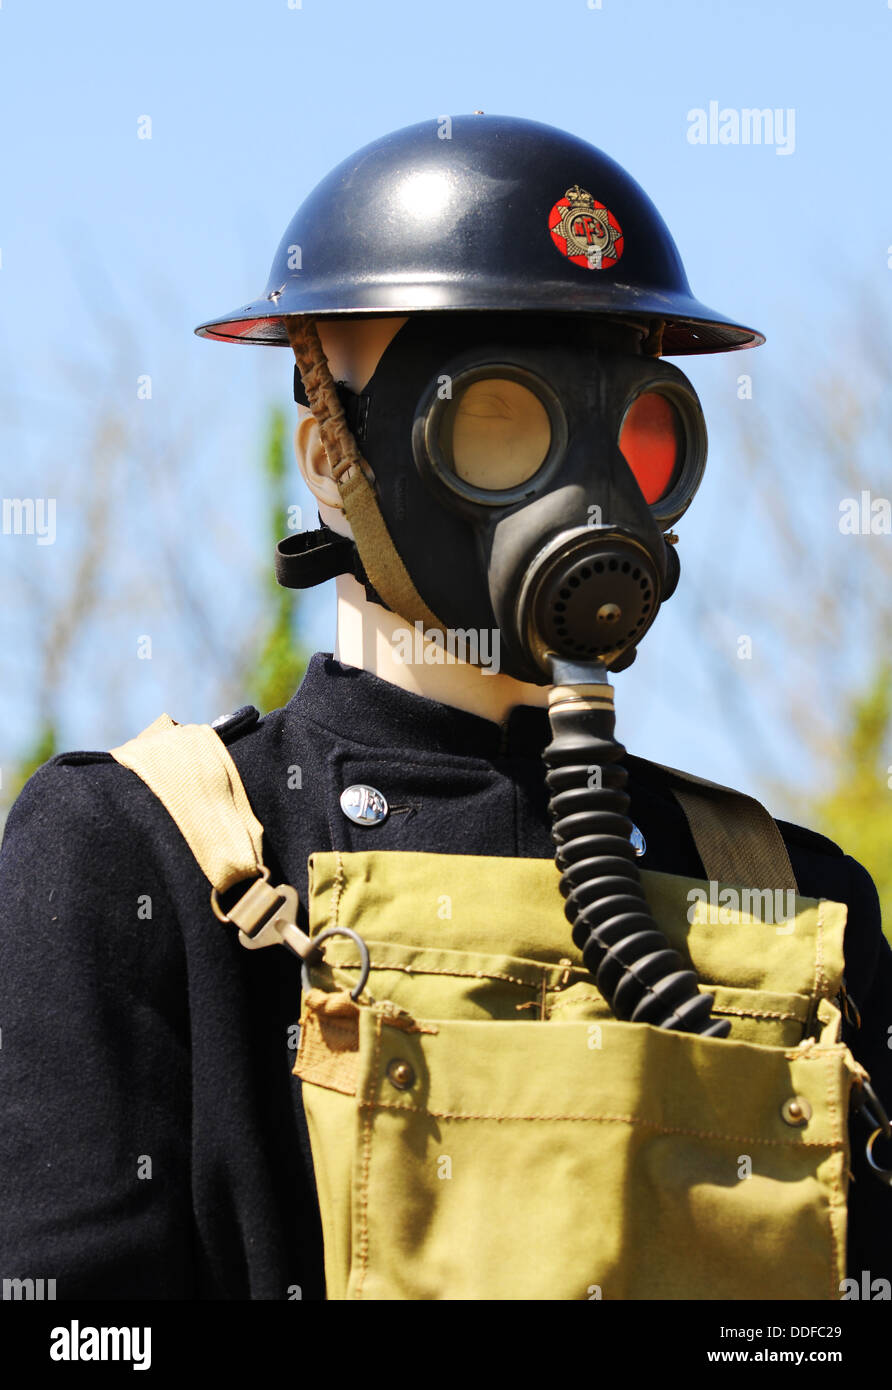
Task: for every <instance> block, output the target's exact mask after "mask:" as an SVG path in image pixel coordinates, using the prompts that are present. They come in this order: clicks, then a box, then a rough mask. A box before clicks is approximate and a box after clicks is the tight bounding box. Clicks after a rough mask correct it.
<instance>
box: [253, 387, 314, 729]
mask: <svg viewBox="0 0 892 1390" xmlns="http://www.w3.org/2000/svg"><path fill="white" fill-rule="evenodd" d="M289 461H290V450H289V448H288V427H287V421H286V418H285V414H284V411H282V410H280V409H279V408H278V407H274V408H273V409H272V410H271V411H270V414H269V422H268V426H267V432H266V447H265V449H264V454H263V482H264V491H265V502H266V511H267V517H268V534H269V537H270V541H271V543H272V547H273V548H274V547H275V545H276V544H277V542H278V541H280V540H281V539H282V537H283V536H284V535H286V534H287V532H288V529H289V527H288V522H289V515H288V495H287V486H288V473H289ZM264 599H265V606H266V611H267V612H268V613H269V619H268V622H267V625H266V627H265V629H263V630H262V632H261V635H260V638H259V642H258V647H259V650H258V653H257V656H256V658H255V661H254V663H253V664H252V667H251V669H250V670H249V671H248V673H247V678H248V685H249V687H250V688H251V692H252V693H251V699H252V700H253V702H254V703H255V704H256V705H257V706H258V708H259V709H260V710H262V711H264V712H265V711H267V710H271V709H279V708H280V707H281V706H282V705H284V704H287V702H288V701H289V700H290V699H291V696H292V695H293V694H294V692H295V690H296V689H297V687H298V685H299V684H300V681H301V679H302V677H303V673H304V671H305V670H306V665H307V661H308V659H309V652H308V651H307V650H306V648H305V647H304V645H303V643H302V642H301V639H300V636H299V634H298V625H297V617H298V613H299V608H300V605H299V602H298V600H297V597H296V595H295V593H294V591H293V590H292V589H283V588H282V587H281V586H280V585H279V584H278V583H277V582H276V577H275V574H274V572H273V568H272V564H271V563H270V566H269V571H268V577H267V578H266V580H265V583H264Z"/></svg>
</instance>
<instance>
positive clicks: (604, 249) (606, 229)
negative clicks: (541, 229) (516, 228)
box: [548, 183, 624, 270]
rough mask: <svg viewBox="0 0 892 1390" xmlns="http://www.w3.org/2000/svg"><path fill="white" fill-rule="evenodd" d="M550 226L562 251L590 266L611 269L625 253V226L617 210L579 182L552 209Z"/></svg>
mask: <svg viewBox="0 0 892 1390" xmlns="http://www.w3.org/2000/svg"><path fill="white" fill-rule="evenodd" d="M548 230H549V231H550V232H551V239H552V241H553V242H554V244H555V246H556V247H557V249H558V250H559V251H560V253H561V255H562V256H566V257H567V259H568V260H569V261H572V262H573V264H574V265H579V266H583V267H585V269H586V270H607V269H609V267H610V266H612V265H616V263H617V261H618V260H619V258H620V256H621V255H622V254H623V246H624V238H623V233H622V228H621V227H620V225H619V223H618V222H617V220H616V218H615V217H614V215H613V213H612V212H610V211H609V209H608V208H606V207H605V206H604V204H603V203H599V202H598V200H597V199H596V198H595V197H594V196H593V194H591V193H589V191H588V189H587V188H581V187H580V185H579V184H578V183H574V184H573V186H572V188H568V189H567V191H566V193H565V194H564V196H563V198H559V199H558V201H557V202H556V203H555V205H554V207H553V208H552V209H551V212H550V213H549V216H548Z"/></svg>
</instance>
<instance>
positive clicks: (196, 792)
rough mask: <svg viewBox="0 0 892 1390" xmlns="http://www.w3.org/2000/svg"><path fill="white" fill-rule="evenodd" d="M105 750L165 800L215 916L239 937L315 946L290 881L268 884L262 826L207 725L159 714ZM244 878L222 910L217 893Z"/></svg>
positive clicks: (304, 950)
mask: <svg viewBox="0 0 892 1390" xmlns="http://www.w3.org/2000/svg"><path fill="white" fill-rule="evenodd" d="M110 752H111V755H112V757H113V758H114V759H115V761H116V762H119V763H120V764H121V765H122V766H123V767H126V768H129V769H130V771H131V772H135V773H136V775H137V777H140V778H142V780H143V782H145V784H146V786H147V787H148V788H149V790H150V791H152V792H154V794H155V796H157V797H158V800H159V801H160V802H161V803H162V805H163V806H164V807H165V808H166V810H167V811H168V813H169V814H170V816H171V817H172V819H173V820H174V822H175V823H176V825H177V827H178V829H179V831H180V833H181V834H182V836H183V839H184V840H185V841H186V844H187V845H188V846H189V849H190V850H191V851H192V853H193V855H194V856H195V859H196V860H197V862H198V865H199V867H200V868H201V870H202V872H203V874H204V875H205V877H206V878H207V880H208V882H209V883H210V885H211V906H212V908H213V910H214V912H215V914H216V916H217V917H218V918H219V919H220V921H221V922H231V923H232V924H233V925H234V926H236V927H238V929H239V940H240V941H241V943H242V945H243V946H248V947H249V948H251V949H254V948H256V947H261V946H272V945H277V944H279V943H283V944H285V945H287V946H290V947H291V949H292V950H293V951H295V952H296V953H297V954H298V955H299V956H300V957H301V958H302V959H304V958H306V956H307V955H309V953H310V952H311V951H312V950H314V949H315V948H314V946H313V943H312V942H311V941H310V938H309V937H308V936H307V935H306V934H305V933H304V932H302V931H301V930H300V928H299V927H298V926H297V925H296V917H297V893H296V891H295V889H293V888H292V887H290V885H288V884H285V883H283V884H280V885H279V886H278V887H273V886H272V885H271V884H270V882H269V876H270V874H269V869H268V868H267V867H266V865H265V864H264V862H263V826H262V825H261V824H260V822H259V820H258V819H257V817H256V816H255V815H254V812H253V811H252V809H251V803H250V802H249V800H248V794H247V792H246V791H245V788H244V785H243V784H242V779H241V778H240V777H239V774H238V769H237V768H236V765H235V763H234V762H233V761H232V758H231V756H230V754H229V750H228V748H227V747H226V745H225V744H224V743H223V741H222V739H221V738H220V737H219V736H218V735H217V734H216V733H215V732H214V730H213V729H212V728H211V726H210V725H209V724H177V723H175V722H174V720H173V719H171V717H170V715H169V714H162V715H160V716H159V718H158V719H156V720H155V721H154V723H152V724H150V725H149V726H148V728H146V729H143V731H142V733H141V734H138V735H137V737H136V738H132V739H130V741H129V742H128V743H122V744H121V745H120V747H118V748H112V749H111V750H110ZM245 879H251V880H253V882H251V883H250V884H249V886H248V888H247V890H246V891H245V892H244V893H243V894H242V896H241V897H240V899H239V900H238V902H236V903H235V904H234V905H233V906H232V907H230V908H229V909H228V910H227V911H225V912H224V911H223V910H222V908H221V907H220V904H219V897H218V895H219V894H220V893H225V892H226V891H227V890H228V889H230V888H232V887H234V885H235V884H237V883H241V882H243V881H244V880H245Z"/></svg>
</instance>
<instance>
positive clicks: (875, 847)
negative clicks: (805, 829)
mask: <svg viewBox="0 0 892 1390" xmlns="http://www.w3.org/2000/svg"><path fill="white" fill-rule="evenodd" d="M890 735H892V665H890V664H889V663H888V662H885V661H884V662H882V663H881V664H880V665H879V667H878V668H877V670H876V672H875V674H874V676H873V678H872V680H871V682H870V685H869V686H868V688H867V690H866V691H864V692H863V693H862V694H860V695H858V696H856V697H855V698H853V700H852V701H851V705H850V715H849V725H848V729H847V731H846V734H845V736H844V738H843V739H842V742H841V743H840V746H839V748H838V750H837V751H836V752H835V754H834V758H833V779H832V784H831V786H830V788H829V790H828V791H827V793H826V794H825V795H823V796H820V797H819V798H817V799H816V800H815V801H813V802H812V804H811V808H810V809H811V817H812V821H813V823H814V824H815V825H816V828H818V829H820V830H821V831H823V833H824V834H826V835H829V836H830V838H831V839H833V840H835V841H836V842H837V844H839V845H841V846H842V848H843V849H844V850H845V852H846V853H847V854H850V855H852V857H853V858H854V859H857V860H859V861H860V863H862V864H863V865H864V867H865V868H866V869H867V870H868V872H869V873H870V874H871V876H872V878H873V880H874V883H875V884H876V886H877V891H878V893H879V895H880V905H881V907H882V910H883V929H884V931H885V933H886V936H887V937H888V938H889V940H890V941H892V854H890V846H892V756H890Z"/></svg>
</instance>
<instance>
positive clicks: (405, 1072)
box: [387, 1057, 415, 1091]
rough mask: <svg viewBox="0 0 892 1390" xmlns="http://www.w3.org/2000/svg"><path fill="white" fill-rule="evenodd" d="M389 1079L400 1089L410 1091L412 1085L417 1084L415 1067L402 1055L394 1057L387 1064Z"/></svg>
mask: <svg viewBox="0 0 892 1390" xmlns="http://www.w3.org/2000/svg"><path fill="white" fill-rule="evenodd" d="M387 1079H388V1081H389V1082H390V1084H391V1086H395V1087H396V1089H397V1090H398V1091H408V1089H409V1087H410V1086H414V1085H415V1068H414V1067H413V1066H412V1064H411V1063H410V1062H406V1061H404V1060H403V1059H402V1057H394V1059H393V1061H392V1062H388V1064H387Z"/></svg>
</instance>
